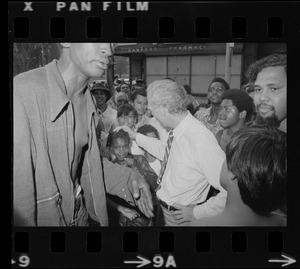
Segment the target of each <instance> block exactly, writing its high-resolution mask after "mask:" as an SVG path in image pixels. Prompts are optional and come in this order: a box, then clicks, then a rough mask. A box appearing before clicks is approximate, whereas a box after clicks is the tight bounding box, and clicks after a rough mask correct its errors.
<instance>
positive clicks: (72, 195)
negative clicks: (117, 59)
mask: <svg viewBox="0 0 300 269" xmlns="http://www.w3.org/2000/svg"><path fill="white" fill-rule="evenodd" d="M61 46H62V52H61V57H60V59H59V60H54V61H53V62H51V63H49V64H48V65H46V66H45V67H41V68H37V69H34V70H30V71H28V72H26V73H22V74H20V75H18V76H16V77H15V78H14V89H13V91H14V108H13V114H14V162H13V166H14V172H13V191H14V193H13V199H14V205H13V206H14V225H15V226H87V225H91V224H95V225H101V226H107V225H108V218H107V211H106V199H105V193H106V192H108V193H111V194H113V195H117V196H119V197H121V198H123V199H125V200H126V201H127V202H129V203H132V204H137V205H138V206H139V208H140V209H141V211H142V212H143V213H144V214H145V215H146V216H147V217H153V213H152V210H153V205H152V199H151V194H150V189H149V185H148V184H147V183H146V182H145V181H144V179H143V178H142V177H141V175H140V174H139V173H138V172H137V171H135V170H133V169H130V168H127V167H123V166H119V165H115V164H112V163H110V162H108V161H105V160H103V167H102V164H101V159H100V154H99V147H98V144H97V136H96V131H95V128H96V124H97V122H98V117H99V116H98V115H97V113H96V107H95V100H94V98H93V96H92V95H91V92H90V91H89V89H88V87H87V84H88V81H89V79H90V78H96V77H101V75H102V74H103V73H104V71H105V70H106V69H107V66H108V63H109V57H110V56H111V55H112V50H113V47H112V44H111V43H61Z"/></svg>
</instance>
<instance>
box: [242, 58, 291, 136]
mask: <svg viewBox="0 0 300 269" xmlns="http://www.w3.org/2000/svg"><path fill="white" fill-rule="evenodd" d="M286 66H287V63H286V55H284V54H273V55H269V56H267V57H265V58H263V59H260V60H258V61H256V62H255V63H253V64H252V65H250V67H249V69H248V71H247V74H246V77H247V78H248V80H249V82H250V84H251V85H252V87H254V104H255V107H256V110H257V116H256V119H255V123H256V124H262V125H270V126H274V127H276V128H278V129H279V130H280V131H283V132H286V94H287V88H286V80H287V73H286Z"/></svg>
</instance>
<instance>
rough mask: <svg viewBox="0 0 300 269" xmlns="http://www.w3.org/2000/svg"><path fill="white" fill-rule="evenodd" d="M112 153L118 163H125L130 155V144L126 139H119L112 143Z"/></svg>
mask: <svg viewBox="0 0 300 269" xmlns="http://www.w3.org/2000/svg"><path fill="white" fill-rule="evenodd" d="M111 151H112V153H113V154H114V155H115V156H116V158H117V159H118V161H124V160H125V158H126V157H127V155H128V153H129V144H128V142H127V141H126V140H125V139H124V138H117V139H115V140H114V141H113V143H112V146H111Z"/></svg>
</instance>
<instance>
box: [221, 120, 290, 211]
mask: <svg viewBox="0 0 300 269" xmlns="http://www.w3.org/2000/svg"><path fill="white" fill-rule="evenodd" d="M226 160H227V165H228V169H229V170H230V171H231V172H232V173H233V175H234V176H235V177H236V179H237V182H238V187H239V190H240V194H241V198H242V201H243V202H244V203H245V204H246V205H248V206H249V207H250V208H251V209H252V210H253V211H254V212H255V213H257V214H259V215H263V216H266V215H268V214H269V213H270V212H272V211H273V210H276V209H278V208H279V207H280V206H281V205H282V204H283V202H284V201H285V198H286V193H285V190H286V172H287V167H286V135H285V133H283V132H281V131H279V130H278V129H276V128H270V127H266V126H262V125H253V126H251V127H247V128H242V129H240V130H239V131H237V132H236V133H235V134H234V135H233V136H232V139H231V140H230V142H229V143H228V145H227V146H226Z"/></svg>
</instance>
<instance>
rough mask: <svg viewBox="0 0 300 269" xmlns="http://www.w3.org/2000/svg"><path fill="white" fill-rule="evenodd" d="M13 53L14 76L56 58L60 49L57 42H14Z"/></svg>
mask: <svg viewBox="0 0 300 269" xmlns="http://www.w3.org/2000/svg"><path fill="white" fill-rule="evenodd" d="M13 54H14V55H13V74H14V76H15V75H17V74H19V73H22V72H25V71H28V70H31V69H34V68H37V67H41V66H45V65H46V64H47V63H49V62H51V61H52V60H53V59H58V58H59V55H60V49H59V45H58V44H57V43H14V46H13Z"/></svg>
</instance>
